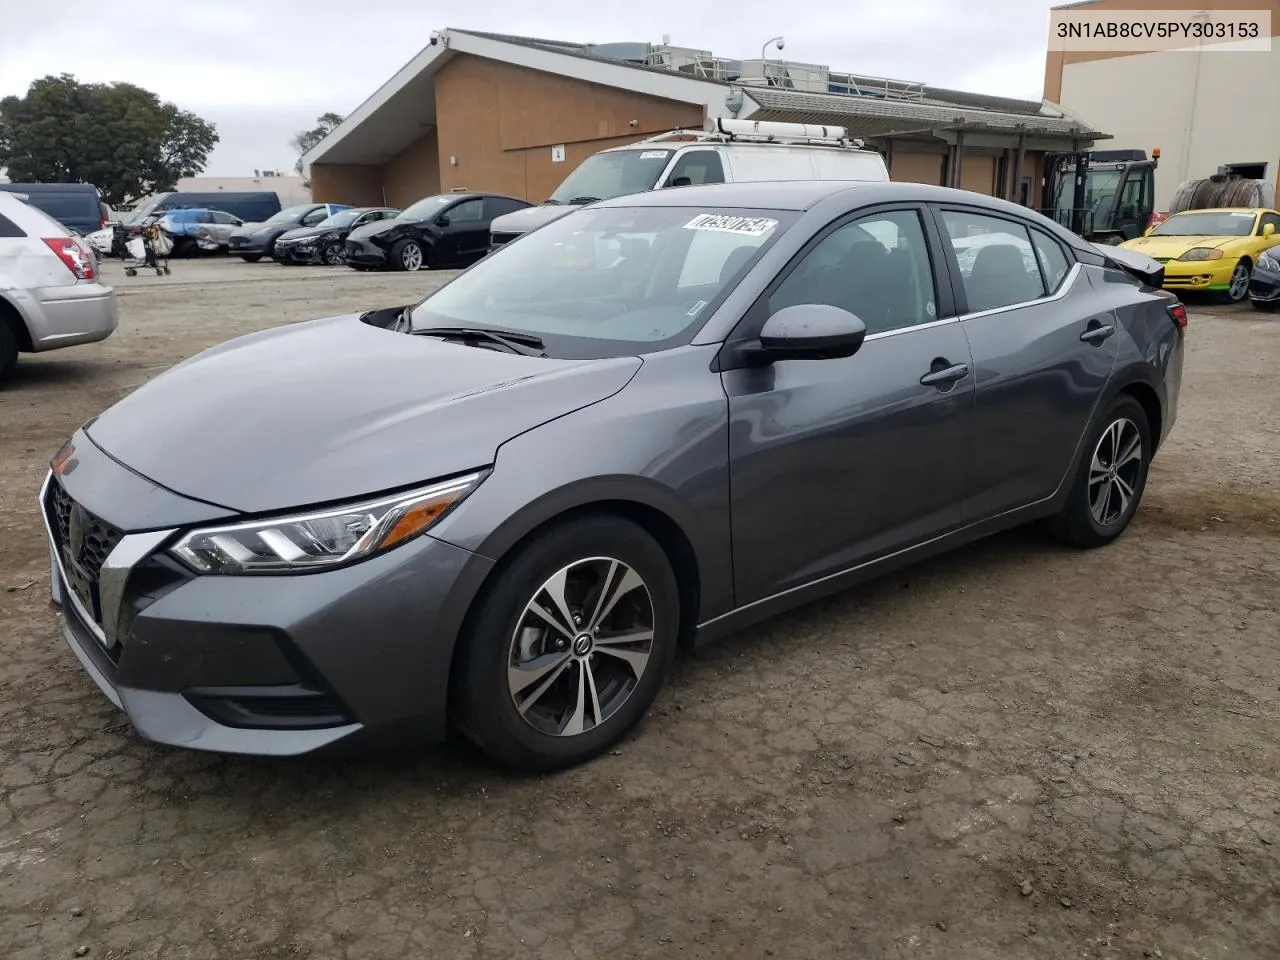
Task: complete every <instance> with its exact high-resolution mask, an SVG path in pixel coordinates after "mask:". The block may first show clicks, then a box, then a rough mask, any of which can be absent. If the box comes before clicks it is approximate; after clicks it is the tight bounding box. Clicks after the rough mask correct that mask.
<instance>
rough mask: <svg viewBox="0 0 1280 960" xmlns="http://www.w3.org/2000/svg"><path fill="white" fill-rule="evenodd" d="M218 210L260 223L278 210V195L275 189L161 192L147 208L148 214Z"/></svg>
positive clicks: (247, 221)
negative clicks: (169, 211)
mask: <svg viewBox="0 0 1280 960" xmlns="http://www.w3.org/2000/svg"><path fill="white" fill-rule="evenodd" d="M197 208H200V209H208V210H221V211H222V212H223V213H229V214H231V215H232V216H233V217H239V218H240V219H241V220H243V221H245V222H246V223H250V222H252V223H260V222H261V221H263V220H267V219H269V218H270V217H273V216H275V215H276V214H277V213H279V212H280V196H279V194H277V193H276V192H275V191H274V190H258V191H237V190H207V191H197V190H192V191H176V192H174V193H162V194H160V195H159V196H157V197H156V198H155V204H154V205H152V206H151V207H150V212H151V213H159V212H161V211H162V210H194V209H197Z"/></svg>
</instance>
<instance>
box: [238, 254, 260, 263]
mask: <svg viewBox="0 0 1280 960" xmlns="http://www.w3.org/2000/svg"><path fill="white" fill-rule="evenodd" d="M240 259H241V260H243V261H244V262H245V263H257V262H258V261H259V260H261V259H262V254H260V253H242V254H240Z"/></svg>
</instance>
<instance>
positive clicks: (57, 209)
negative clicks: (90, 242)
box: [0, 183, 107, 235]
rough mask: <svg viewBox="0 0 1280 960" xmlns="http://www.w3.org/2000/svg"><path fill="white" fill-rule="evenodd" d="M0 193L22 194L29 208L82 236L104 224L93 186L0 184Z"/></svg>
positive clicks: (99, 200)
mask: <svg viewBox="0 0 1280 960" xmlns="http://www.w3.org/2000/svg"><path fill="white" fill-rule="evenodd" d="M0 190H5V191H7V192H9V193H25V194H26V195H27V203H29V204H31V206H33V207H35V208H36V209H37V210H43V211H44V212H45V213H47V214H48V215H49V216H51V217H53V219H55V220H57V221H58V222H59V223H61V224H62V225H63V226H66V227H70V228H71V229H72V230H76V231H78V232H79V233H81V234H86V235H87V234H90V233H93V232H94V231H95V230H101V229H102V228H103V227H105V226H106V225H107V221H106V219H105V218H104V217H103V215H102V197H101V195H100V194H99V193H98V188H97V187H95V186H94V185H93V184H92V183H0Z"/></svg>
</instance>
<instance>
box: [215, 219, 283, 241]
mask: <svg viewBox="0 0 1280 960" xmlns="http://www.w3.org/2000/svg"><path fill="white" fill-rule="evenodd" d="M297 226H298V225H297V224H296V223H267V222H266V221H265V220H264V221H263V222H262V223H242V224H240V226H238V227H236V228H235V229H234V230H232V231H231V235H232V236H233V237H236V236H240V237H248V236H252V235H253V234H255V233H257V232H258V231H259V230H268V229H270V230H293V229H295V228H296V227H297Z"/></svg>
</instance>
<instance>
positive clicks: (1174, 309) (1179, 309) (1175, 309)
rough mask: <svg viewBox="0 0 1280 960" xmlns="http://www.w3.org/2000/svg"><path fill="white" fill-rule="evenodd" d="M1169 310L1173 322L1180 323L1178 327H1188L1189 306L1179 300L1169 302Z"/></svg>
mask: <svg viewBox="0 0 1280 960" xmlns="http://www.w3.org/2000/svg"><path fill="white" fill-rule="evenodd" d="M1168 310H1169V316H1170V317H1172V318H1173V322H1174V323H1176V324H1177V325H1178V329H1179V330H1185V329H1187V308H1186V307H1184V306H1183V305H1182V304H1181V303H1180V302H1179V303H1171V304H1169V307H1168Z"/></svg>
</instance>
